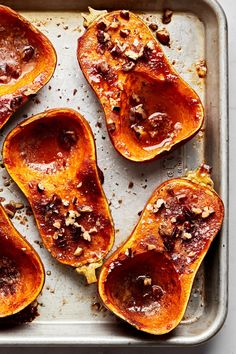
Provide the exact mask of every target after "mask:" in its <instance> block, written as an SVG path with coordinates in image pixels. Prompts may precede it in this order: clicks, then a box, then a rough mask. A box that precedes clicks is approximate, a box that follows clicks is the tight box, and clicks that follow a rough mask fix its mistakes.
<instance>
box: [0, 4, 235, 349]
mask: <svg viewBox="0 0 236 354" xmlns="http://www.w3.org/2000/svg"><path fill="white" fill-rule="evenodd" d="M201 1H202V2H203V3H206V4H208V6H210V7H211V8H212V10H213V11H214V13H215V14H216V15H217V17H218V19H219V24H218V25H219V31H220V33H221V36H220V37H219V51H220V52H221V53H222V55H221V56H220V59H219V60H220V62H219V68H220V70H219V75H220V93H221V100H220V114H221V123H220V127H221V138H222V139H221V158H222V160H221V169H222V183H221V196H222V197H223V200H224V204H225V222H224V228H223V230H222V236H221V237H222V241H223V242H224V244H225V247H224V248H222V249H221V252H220V256H219V261H220V266H222V268H220V273H221V283H220V284H219V285H220V289H219V297H220V299H221V302H220V306H219V308H218V312H217V316H216V318H215V321H214V322H213V323H212V325H211V326H210V327H209V328H208V331H207V332H204V333H202V334H200V335H196V336H191V337H184V336H183V337H173V338H170V339H168V340H166V341H163V340H161V339H159V338H158V337H154V339H153V340H147V341H143V339H137V340H136V338H133V339H131V340H129V339H127V338H123V339H122V338H117V339H113V340H112V339H111V338H110V339H109V340H107V338H106V339H104V337H103V338H101V340H100V339H99V340H98V338H93V340H91V338H90V343H88V339H87V341H86V338H84V339H83V340H81V338H79V337H74V336H71V337H67V338H65V337H60V338H57V337H51V338H46V337H44V340H43V342H42V338H41V337H40V336H35V335H32V337H30V338H27V340H25V339H23V338H19V337H16V336H15V337H14V338H12V340H9V338H5V339H4V338H0V346H4V347H5V346H7V347H9V346H20V347H28V346H50V347H51V346H55V347H56V346H68V345H70V346H91V347H92V346H97V345H101V346H104V347H107V346H120V347H126V346H132V347H141V346H142V347H146V346H153V347H155V346H166V347H171V346H183V345H184V346H195V345H199V344H202V343H204V342H206V341H208V340H210V339H211V338H212V337H213V336H214V335H216V333H217V332H218V331H219V330H220V329H221V328H222V326H223V324H224V321H225V319H226V316H227V310H228V237H229V235H228V224H229V198H228V194H229V154H228V151H229V140H228V137H229V121H228V43H227V18H226V15H225V12H224V10H223V8H222V6H221V5H220V4H219V3H218V1H216V0H201ZM24 341H27V343H24Z"/></svg>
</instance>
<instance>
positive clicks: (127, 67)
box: [122, 61, 135, 72]
mask: <svg viewBox="0 0 236 354" xmlns="http://www.w3.org/2000/svg"><path fill="white" fill-rule="evenodd" d="M134 67H135V63H134V62H133V61H129V62H128V63H126V64H124V65H122V70H123V71H125V72H128V71H131V70H132V69H133V68H134Z"/></svg>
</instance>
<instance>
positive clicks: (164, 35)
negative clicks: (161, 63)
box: [156, 28, 170, 46]
mask: <svg viewBox="0 0 236 354" xmlns="http://www.w3.org/2000/svg"><path fill="white" fill-rule="evenodd" d="M156 37H157V39H158V40H159V42H160V43H161V44H163V45H167V46H169V45H170V34H169V32H168V31H167V29H165V28H164V29H162V30H159V31H157V32H156Z"/></svg>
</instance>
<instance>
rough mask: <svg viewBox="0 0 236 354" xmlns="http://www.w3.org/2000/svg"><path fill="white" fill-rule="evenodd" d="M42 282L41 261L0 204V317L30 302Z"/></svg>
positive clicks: (13, 312) (16, 310) (37, 293)
mask: <svg viewBox="0 0 236 354" xmlns="http://www.w3.org/2000/svg"><path fill="white" fill-rule="evenodd" d="M43 284H44V268H43V264H42V262H41V260H40V258H39V256H38V254H37V253H36V251H35V250H34V249H33V247H32V246H31V245H30V244H29V243H28V242H27V241H26V240H25V239H24V238H23V237H22V236H21V235H20V233H19V232H18V231H17V230H16V229H15V228H14V226H13V225H12V223H11V222H10V220H9V218H8V217H7V215H6V213H5V211H4V209H3V207H2V206H1V205H0V317H1V318H2V317H6V316H10V315H13V314H15V313H17V312H19V311H21V310H23V309H24V308H25V307H26V306H28V305H29V304H31V303H32V302H33V301H34V300H35V299H36V298H37V296H38V295H39V293H40V292H41V290H42V287H43Z"/></svg>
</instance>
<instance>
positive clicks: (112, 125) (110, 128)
mask: <svg viewBox="0 0 236 354" xmlns="http://www.w3.org/2000/svg"><path fill="white" fill-rule="evenodd" d="M107 129H108V131H109V132H110V133H113V132H114V131H115V130H116V124H115V122H110V123H108V124H107Z"/></svg>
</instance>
